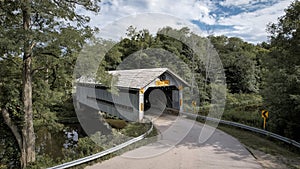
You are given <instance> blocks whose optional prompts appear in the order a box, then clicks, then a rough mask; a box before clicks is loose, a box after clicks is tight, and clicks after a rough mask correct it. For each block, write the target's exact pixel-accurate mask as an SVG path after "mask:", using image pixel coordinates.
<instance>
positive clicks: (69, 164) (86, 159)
mask: <svg viewBox="0 0 300 169" xmlns="http://www.w3.org/2000/svg"><path fill="white" fill-rule="evenodd" d="M152 130H153V123H152V121H151V128H150V129H149V130H148V131H147V132H146V133H144V134H142V135H140V136H138V137H135V138H133V139H131V140H129V141H126V142H125V143H122V144H119V145H117V146H115V147H112V148H110V149H107V150H105V151H101V152H99V153H96V154H93V155H90V156H87V157H83V158H80V159H77V160H74V161H70V162H67V163H63V164H60V165H57V166H54V167H50V168H48V169H64V168H69V167H74V166H77V165H80V164H83V163H86V162H89V161H93V160H95V159H98V158H100V157H103V156H105V155H108V154H110V153H113V152H116V151H118V150H121V149H122V148H124V147H127V146H129V145H131V144H133V143H135V142H138V141H140V140H142V139H144V138H145V137H146V136H147V135H148V134H149V133H150V132H152Z"/></svg>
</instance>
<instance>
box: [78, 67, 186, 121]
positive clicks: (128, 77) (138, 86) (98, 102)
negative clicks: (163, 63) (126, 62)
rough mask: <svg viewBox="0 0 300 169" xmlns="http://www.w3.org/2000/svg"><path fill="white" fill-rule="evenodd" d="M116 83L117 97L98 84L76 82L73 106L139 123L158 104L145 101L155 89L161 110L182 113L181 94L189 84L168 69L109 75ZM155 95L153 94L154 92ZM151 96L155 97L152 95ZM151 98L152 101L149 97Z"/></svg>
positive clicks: (125, 71) (131, 71) (116, 72)
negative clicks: (164, 108)
mask: <svg viewBox="0 0 300 169" xmlns="http://www.w3.org/2000/svg"><path fill="white" fill-rule="evenodd" d="M109 73H110V74H112V75H113V76H114V77H117V79H118V80H117V81H116V83H115V84H114V85H115V86H116V87H117V88H118V93H117V94H112V93H111V92H109V91H108V88H107V87H104V86H103V85H101V84H97V83H93V82H92V83H91V82H84V81H78V82H77V85H76V99H77V102H78V103H80V104H83V105H85V106H89V107H92V108H94V109H97V110H100V111H102V112H106V113H108V114H110V115H113V116H117V117H119V118H122V119H125V120H128V121H142V119H143V117H144V113H145V112H146V113H147V110H148V109H149V108H150V107H152V106H153V107H155V106H157V104H160V102H156V100H158V98H157V99H154V100H153V99H152V100H151V99H150V100H149V97H150V95H151V93H152V92H153V91H155V89H159V90H160V91H161V93H163V94H164V95H165V98H166V101H165V102H164V104H165V107H168V108H173V109H177V110H179V111H182V110H183V91H182V89H183V88H184V87H187V86H189V84H188V83H187V82H186V81H184V80H183V79H182V78H181V77H179V76H178V75H176V74H175V73H174V72H172V71H171V70H169V69H168V68H153V69H131V70H115V71H109ZM156 91H157V90H156ZM154 96H155V95H154ZM152 98H153V97H152Z"/></svg>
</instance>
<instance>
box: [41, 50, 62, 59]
mask: <svg viewBox="0 0 300 169" xmlns="http://www.w3.org/2000/svg"><path fill="white" fill-rule="evenodd" d="M41 54H42V55H48V56H53V57H55V58H57V59H59V57H58V56H56V55H55V54H53V53H51V52H43V53H41Z"/></svg>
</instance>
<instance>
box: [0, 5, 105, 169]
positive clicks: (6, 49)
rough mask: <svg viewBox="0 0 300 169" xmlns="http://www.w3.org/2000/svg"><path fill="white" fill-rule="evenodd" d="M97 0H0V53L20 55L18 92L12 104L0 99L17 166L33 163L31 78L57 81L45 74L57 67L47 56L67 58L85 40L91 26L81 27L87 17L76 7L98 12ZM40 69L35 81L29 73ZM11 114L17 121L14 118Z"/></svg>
mask: <svg viewBox="0 0 300 169" xmlns="http://www.w3.org/2000/svg"><path fill="white" fill-rule="evenodd" d="M99 1H100V0H95V1H92V0H79V1H71V0H70V1H69V0H66V1H56V0H53V1H35V0H22V1H8V0H4V1H1V2H0V23H1V27H0V37H1V40H0V57H1V58H3V59H5V60H13V58H14V57H22V71H21V74H20V76H21V77H22V78H21V79H22V80H21V81H22V85H21V88H20V91H19V93H20V95H18V96H15V97H14V98H13V100H14V101H15V102H1V107H0V108H1V112H2V116H3V120H4V121H5V123H6V124H7V126H8V127H9V128H10V129H11V131H12V133H13V135H14V136H15V138H16V140H17V142H18V146H19V150H20V153H21V159H20V161H21V167H22V168H25V167H26V166H27V165H28V164H29V163H32V162H35V157H36V155H35V132H34V124H33V120H34V109H33V80H35V81H36V80H45V83H47V82H49V80H50V79H51V78H52V82H51V83H52V84H50V85H51V86H52V87H53V88H54V87H55V85H61V84H60V83H56V82H57V81H56V80H54V79H55V78H56V77H57V76H52V77H50V78H48V76H49V71H50V70H51V69H52V70H54V69H55V66H58V65H59V64H58V62H53V61H52V59H53V58H57V59H58V60H60V58H64V57H68V56H71V55H72V54H73V53H74V52H77V51H78V50H79V49H80V47H81V46H82V44H83V43H84V41H85V39H86V38H89V37H91V36H92V33H93V29H92V28H90V27H89V26H87V23H88V22H89V18H88V17H87V16H85V15H82V14H78V13H77V12H76V11H77V9H78V8H81V9H84V10H88V11H93V12H99V9H100V7H99V5H98V4H99ZM48 58H49V59H48ZM50 58H51V59H50ZM55 70H62V69H55ZM41 71H44V72H45V76H44V79H35V78H34V74H37V73H38V72H41ZM1 78H2V77H1ZM2 85H5V84H2ZM13 86H14V87H16V88H14V90H12V91H15V90H16V89H18V88H17V86H16V85H13ZM8 95H12V94H11V93H9V94H8ZM36 99H38V98H36ZM12 104H14V105H13V106H11V105H12ZM16 116H17V117H19V118H18V120H16V119H15V118H14V117H16Z"/></svg>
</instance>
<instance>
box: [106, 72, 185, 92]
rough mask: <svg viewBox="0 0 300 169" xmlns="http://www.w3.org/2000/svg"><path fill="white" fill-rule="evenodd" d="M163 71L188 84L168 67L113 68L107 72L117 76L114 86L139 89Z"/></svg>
mask: <svg viewBox="0 0 300 169" xmlns="http://www.w3.org/2000/svg"><path fill="white" fill-rule="evenodd" d="M165 72H168V73H169V74H170V75H172V76H173V77H175V78H176V79H178V80H179V81H181V82H182V83H183V84H184V85H185V86H189V84H188V83H187V82H186V81H185V80H183V79H182V78H181V77H179V76H178V75H176V74H175V73H173V72H172V71H171V70H169V69H168V68H152V69H131V70H114V71H109V72H108V73H110V74H112V75H113V76H117V77H118V81H117V83H116V86H118V87H126V88H135V89H141V88H144V87H145V86H147V85H148V84H149V83H151V82H152V81H153V80H155V79H156V78H158V77H159V76H160V75H162V74H163V73H165Z"/></svg>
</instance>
